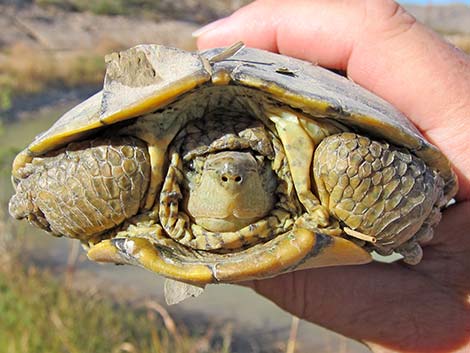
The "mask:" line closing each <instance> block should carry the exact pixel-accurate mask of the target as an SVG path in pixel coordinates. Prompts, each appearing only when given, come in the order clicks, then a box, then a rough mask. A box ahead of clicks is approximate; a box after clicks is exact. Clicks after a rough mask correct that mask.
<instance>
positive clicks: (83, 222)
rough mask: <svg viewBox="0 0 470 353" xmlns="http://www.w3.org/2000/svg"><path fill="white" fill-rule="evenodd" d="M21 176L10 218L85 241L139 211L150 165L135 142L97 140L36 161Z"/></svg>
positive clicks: (78, 144) (13, 199) (145, 153)
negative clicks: (26, 221) (23, 220)
mask: <svg viewBox="0 0 470 353" xmlns="http://www.w3.org/2000/svg"><path fill="white" fill-rule="evenodd" d="M22 172H23V173H22V174H23V178H22V179H20V180H18V181H17V186H16V195H14V196H13V197H12V199H11V201H10V213H11V214H12V215H13V216H14V217H16V218H27V219H28V220H30V221H31V222H32V223H35V224H36V225H39V226H41V227H42V228H44V229H46V230H49V231H51V232H52V233H54V234H56V235H65V236H68V237H72V238H79V239H81V240H82V241H85V240H87V239H89V238H90V237H91V236H93V235H97V234H100V233H103V232H105V231H107V230H110V229H112V228H114V227H116V226H117V225H119V224H121V223H122V222H124V221H125V220H126V219H128V218H130V217H132V216H134V215H135V214H136V213H137V212H138V211H139V208H140V205H141V203H142V202H143V199H144V196H145V193H146V191H147V187H148V184H149V178H150V162H149V156H148V152H147V147H146V145H145V144H144V143H143V142H142V141H140V140H138V139H136V138H131V137H114V138H97V139H94V140H86V141H82V142H77V143H71V144H69V145H68V146H66V147H65V148H63V149H61V150H59V151H58V152H55V153H54V154H53V155H49V156H44V157H43V158H40V159H35V160H33V162H32V163H30V164H28V165H26V166H25V168H24V170H23V171H22Z"/></svg>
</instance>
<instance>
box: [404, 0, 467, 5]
mask: <svg viewBox="0 0 470 353" xmlns="http://www.w3.org/2000/svg"><path fill="white" fill-rule="evenodd" d="M398 2H400V3H402V4H420V5H427V4H433V5H445V4H456V3H459V4H466V5H470V0H398Z"/></svg>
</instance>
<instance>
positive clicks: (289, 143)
mask: <svg viewBox="0 0 470 353" xmlns="http://www.w3.org/2000/svg"><path fill="white" fill-rule="evenodd" d="M268 116H269V119H270V120H271V121H272V122H274V123H275V124H276V130H277V132H278V134H279V138H280V139H281V141H282V143H283V145H284V150H285V152H286V156H287V160H288V162H289V167H290V172H291V174H292V179H293V181H294V186H295V190H296V191H297V195H298V197H299V200H300V202H301V203H302V204H303V205H304V206H305V208H306V209H307V211H308V212H309V213H311V214H312V215H315V220H316V221H317V222H318V225H319V226H323V227H326V226H328V224H329V221H328V219H329V213H328V210H327V209H326V208H325V207H324V206H322V205H321V204H320V201H319V200H318V198H317V197H316V196H315V195H314V194H313V192H312V189H311V181H310V171H311V164H312V160H313V151H314V149H315V145H314V143H313V141H312V139H311V138H310V136H309V135H308V134H307V132H306V131H305V129H304V128H303V127H302V126H301V124H300V121H299V119H298V117H297V115H294V114H293V113H290V112H288V111H286V110H278V111H271V112H270V114H269V115H268Z"/></svg>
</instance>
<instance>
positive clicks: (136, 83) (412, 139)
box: [13, 44, 457, 284]
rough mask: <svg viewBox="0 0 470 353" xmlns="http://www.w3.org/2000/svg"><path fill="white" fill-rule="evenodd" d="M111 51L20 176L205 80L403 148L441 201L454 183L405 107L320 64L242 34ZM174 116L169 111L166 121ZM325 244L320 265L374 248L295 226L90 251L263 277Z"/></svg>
mask: <svg viewBox="0 0 470 353" xmlns="http://www.w3.org/2000/svg"><path fill="white" fill-rule="evenodd" d="M106 61H107V71H106V76H105V81H104V87H103V90H102V91H100V92H98V93H97V94H95V95H94V96H92V97H90V98H89V99H88V100H86V101H84V102H83V103H81V104H79V105H78V106H76V107H75V108H73V109H72V110H70V111H69V112H67V113H66V114H64V115H63V116H62V117H61V118H60V119H59V120H58V121H57V122H56V123H55V124H54V125H53V126H52V127H51V128H50V129H49V130H47V131H46V132H44V133H43V134H41V135H39V136H38V137H37V138H36V139H35V140H34V141H33V142H32V143H31V144H30V145H29V146H28V147H27V148H26V149H25V150H24V151H22V152H21V153H20V154H19V155H18V156H17V157H16V159H15V161H14V164H13V177H14V178H16V177H19V176H18V175H17V174H18V173H19V172H20V171H21V169H22V168H23V167H24V166H26V164H27V163H29V162H31V161H32V159H33V158H34V157H37V156H41V155H44V154H46V153H48V152H50V151H53V150H56V149H58V148H61V147H62V146H64V145H66V144H68V143H70V142H72V141H76V140H80V139H83V138H85V137H87V136H89V135H92V134H96V133H97V132H99V131H100V130H102V129H106V128H107V127H108V126H109V125H112V124H118V123H120V122H123V121H128V122H129V121H131V119H137V118H138V117H142V116H145V115H146V114H149V113H153V112H157V111H162V110H164V109H165V107H168V106H171V105H172V104H174V103H175V102H178V101H182V100H183V97H186V98H184V99H186V101H190V100H191V99H192V97H195V99H198V96H197V95H194V96H191V94H192V93H197V92H199V91H200V90H203V89H218V87H229V86H234V87H245V88H248V89H252V90H254V91H259V92H261V93H263V94H264V96H267V97H269V99H270V100H272V101H274V102H277V103H278V104H279V105H280V106H287V107H290V109H293V110H295V111H299V112H303V113H305V114H306V115H308V116H314V117H315V118H316V119H319V120H321V119H322V118H324V119H327V120H330V121H337V122H338V123H340V124H341V125H343V126H347V127H348V128H351V129H352V130H354V131H361V133H363V134H364V135H367V136H372V137H375V138H377V139H380V140H385V141H387V142H389V143H391V144H393V145H394V146H397V147H399V148H405V149H407V150H408V151H410V152H412V153H413V154H414V155H416V156H418V157H420V158H421V159H422V160H424V161H425V162H426V164H427V165H428V166H429V167H430V168H432V169H433V170H435V171H436V172H437V173H438V174H439V175H440V176H441V177H442V179H443V181H444V199H445V200H444V201H448V200H450V199H451V198H452V197H453V196H454V195H455V193H456V191H457V181H456V177H455V174H454V172H453V171H452V169H451V167H450V162H449V161H448V159H447V158H446V157H445V156H444V155H443V154H442V152H441V151H439V150H438V149H437V148H436V147H435V146H433V145H432V144H430V143H429V142H428V141H426V140H425V139H424V137H423V136H422V135H421V134H420V133H419V131H418V130H417V129H416V128H415V127H414V126H413V125H412V124H411V123H410V122H409V120H408V119H407V118H406V117H405V116H404V115H403V114H402V113H400V112H399V111H398V110H397V109H395V108H394V107H393V106H392V105H390V104H389V103H387V102H386V101H384V100H383V99H381V98H379V97H377V96H375V95H374V94H372V93H370V92H369V91H367V90H365V89H364V88H362V87H360V86H359V85H357V84H355V83H354V82H352V81H350V80H348V79H347V78H345V77H343V76H341V75H338V74H336V73H334V72H331V71H329V70H327V69H324V68H322V67H319V66H316V65H313V64H311V63H308V62H305V61H302V60H298V59H294V58H290V57H285V56H282V55H279V54H275V53H270V52H266V51H263V50H259V49H253V48H245V47H243V46H241V45H238V44H237V45H235V46H232V47H230V48H217V49H211V50H208V51H204V52H200V53H190V52H185V51H182V50H179V49H174V48H168V47H164V46H159V45H139V46H136V47H134V48H131V49H129V50H127V51H124V52H121V53H113V54H111V55H109V56H108V57H107V58H106ZM188 97H189V98H188ZM199 98H200V97H199ZM247 99H249V97H248V98H247ZM245 102H246V101H245ZM167 119H176V115H175V114H169V115H168V116H167ZM172 123H173V121H165V124H166V126H170V125H172ZM178 124H180V125H181V122H179V123H177V122H176V121H175V126H176V125H178ZM180 125H179V126H180ZM165 143H166V142H165ZM325 249H330V250H329V251H325ZM322 252H323V253H324V254H325V256H323V257H321V258H320V260H319V262H317V263H316V264H315V266H317V267H318V266H330V265H337V264H338V265H339V264H358V263H365V262H368V261H370V258H369V254H368V253H366V252H365V251H364V250H362V249H361V248H360V247H359V246H357V245H355V244H353V243H351V242H349V241H347V240H345V239H343V238H340V237H331V236H327V235H325V234H321V233H318V234H313V233H312V232H309V231H307V230H304V229H298V231H297V232H296V234H295V239H293V238H292V237H290V235H289V234H286V235H285V236H279V237H275V238H274V239H271V240H270V241H268V242H266V243H263V244H257V245H256V246H253V247H252V248H251V249H249V251H240V252H237V253H233V254H232V253H224V254H210V255H208V256H207V257H206V258H202V256H201V255H200V253H199V252H197V251H195V252H194V251H190V252H188V251H187V249H186V248H185V247H184V246H182V245H180V244H175V243H171V244H170V245H168V246H166V245H161V246H157V247H155V245H154V244H152V243H151V242H149V241H148V240H147V239H145V238H134V239H126V238H120V239H110V240H105V241H101V242H100V243H97V244H96V245H95V246H94V247H92V248H91V249H90V251H89V257H90V258H92V259H94V260H97V261H111V262H117V263H131V264H136V265H139V266H143V267H145V268H147V269H150V270H152V271H154V272H158V273H162V274H164V275H165V276H168V277H171V278H175V279H179V280H182V281H185V282H190V283H196V284H200V283H209V282H234V281H239V280H245V279H248V278H262V277H268V276H272V275H275V274H277V273H279V272H285V271H289V270H292V269H294V268H296V269H299V268H306V267H309V266H310V267H312V266H311V265H310V264H309V263H308V261H309V258H311V257H315V256H316V255H317V254H318V253H322ZM273 259H275V260H273ZM273 263H274V264H275V265H273Z"/></svg>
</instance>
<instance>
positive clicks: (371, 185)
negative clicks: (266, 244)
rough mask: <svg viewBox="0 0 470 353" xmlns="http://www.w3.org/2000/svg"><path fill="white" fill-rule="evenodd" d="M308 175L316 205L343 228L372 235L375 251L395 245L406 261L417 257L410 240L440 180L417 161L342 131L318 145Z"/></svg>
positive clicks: (432, 203)
mask: <svg viewBox="0 0 470 353" xmlns="http://www.w3.org/2000/svg"><path fill="white" fill-rule="evenodd" d="M313 174H314V180H315V184H316V187H317V191H318V195H319V198H320V200H321V203H322V204H323V205H325V206H327V208H328V209H329V210H330V212H331V214H332V215H333V216H334V217H335V218H337V219H338V220H339V221H340V222H341V223H342V224H344V226H345V227H348V228H350V229H352V230H354V231H357V232H359V233H362V234H365V235H369V236H372V237H374V238H375V239H376V243H375V244H373V248H375V249H377V250H378V251H379V253H388V252H390V251H393V250H394V249H398V248H400V249H401V250H402V251H403V252H404V254H405V257H406V259H409V261H410V262H413V263H416V262H417V261H419V258H420V255H419V254H420V249H418V246H419V245H418V246H414V245H413V244H412V243H413V242H414V241H413V240H410V239H411V238H412V237H413V236H414V235H415V234H417V233H418V232H419V231H420V229H421V228H422V226H423V225H425V224H426V223H425V222H426V220H427V219H428V216H429V215H430V214H431V213H432V212H434V211H433V209H434V208H435V207H436V206H435V205H436V204H437V202H439V191H438V190H439V182H440V177H439V176H436V174H435V173H434V171H432V170H431V169H430V168H429V167H427V166H426V164H425V163H424V162H423V161H422V160H421V159H419V158H417V157H415V156H413V155H412V154H411V153H409V152H408V151H406V150H403V149H398V148H394V147H391V146H389V145H388V144H387V143H381V142H377V141H373V140H371V139H369V138H367V137H364V136H360V135H357V134H354V133H341V134H335V135H331V136H329V137H326V138H325V139H323V140H322V142H321V143H320V144H319V145H318V147H317V149H316V151H315V156H314V163H313ZM436 212H437V211H436ZM431 218H432V217H431ZM422 233H423V234H424V233H425V230H423V231H422ZM407 242H410V244H408V245H405V244H406V243H407ZM407 254H409V256H408V255H407ZM407 261H408V260H407Z"/></svg>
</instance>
